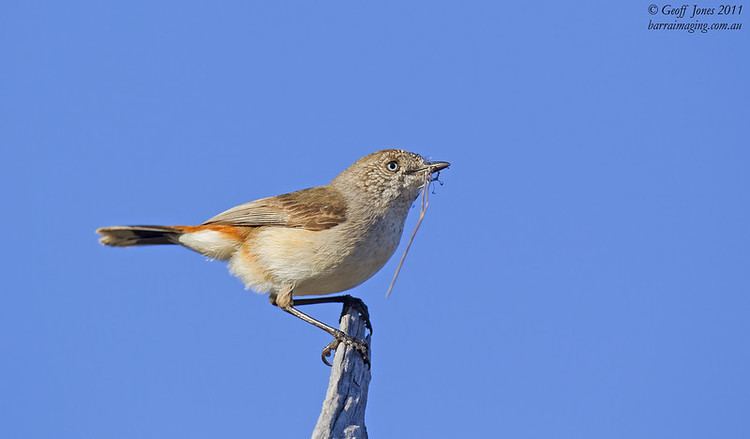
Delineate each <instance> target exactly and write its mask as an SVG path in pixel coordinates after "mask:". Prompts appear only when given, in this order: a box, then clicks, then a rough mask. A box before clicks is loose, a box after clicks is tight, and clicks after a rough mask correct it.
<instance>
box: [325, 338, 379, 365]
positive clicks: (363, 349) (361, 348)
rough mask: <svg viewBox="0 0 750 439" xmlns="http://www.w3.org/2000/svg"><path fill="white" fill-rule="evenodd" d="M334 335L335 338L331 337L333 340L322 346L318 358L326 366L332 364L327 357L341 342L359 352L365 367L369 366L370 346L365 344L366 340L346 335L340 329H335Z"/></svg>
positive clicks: (329, 356)
mask: <svg viewBox="0 0 750 439" xmlns="http://www.w3.org/2000/svg"><path fill="white" fill-rule="evenodd" d="M334 337H335V338H334V339H333V341H331V342H330V343H328V345H326V347H324V348H323V352H322V353H321V355H320V359H321V360H323V363H325V364H326V365H328V366H333V364H331V363H330V362H329V361H328V359H329V358H331V356H332V355H333V351H335V350H336V349H338V347H339V345H340V344H342V343H343V344H345V345H346V346H349V347H352V348H354V350H355V351H357V352H359V355H361V356H362V360H363V361H364V362H365V364H366V365H367V367H370V356H369V352H370V347H369V346H368V345H367V342H365V341H364V340H360V339H358V338H354V337H351V336H349V335H346V334H344V333H343V332H341V331H336V335H335V336H334Z"/></svg>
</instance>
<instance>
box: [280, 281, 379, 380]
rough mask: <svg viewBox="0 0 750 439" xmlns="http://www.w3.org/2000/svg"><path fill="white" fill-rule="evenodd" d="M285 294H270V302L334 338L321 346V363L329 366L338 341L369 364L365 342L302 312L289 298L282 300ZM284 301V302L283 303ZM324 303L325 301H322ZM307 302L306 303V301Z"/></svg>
mask: <svg viewBox="0 0 750 439" xmlns="http://www.w3.org/2000/svg"><path fill="white" fill-rule="evenodd" d="M284 296H286V295H283V296H281V297H279V296H276V295H272V296H271V303H272V304H273V305H276V306H278V307H279V308H281V309H282V310H283V311H284V312H286V313H289V314H291V315H293V316H295V317H297V318H298V319H300V320H303V321H305V322H307V323H309V324H311V325H313V326H315V327H316V328H320V329H322V330H323V331H325V332H327V333H328V334H330V335H331V336H332V337H333V338H334V340H333V341H332V342H331V343H329V344H328V345H327V346H326V347H325V348H323V352H322V354H321V359H322V360H323V363H325V364H327V365H328V366H331V363H330V362H329V361H328V357H330V356H331V353H332V352H333V351H334V350H335V349H336V348H337V347H338V345H339V343H344V344H346V345H348V346H351V347H353V348H354V349H355V350H356V351H357V352H359V353H360V355H362V359H363V360H364V362H365V364H367V365H368V366H369V365H370V358H369V356H368V346H367V343H366V342H364V341H362V340H359V339H357V338H354V337H352V336H350V335H347V334H345V333H344V332H343V331H341V330H339V329H336V328H334V327H332V326H329V325H327V324H325V323H323V322H321V321H320V320H318V319H316V318H314V317H312V316H310V315H307V314H305V313H303V312H302V311H300V310H298V309H297V308H295V307H294V306H293V304H294V303H293V302H292V301H289V300H284V299H286V297H284ZM285 302H286V303H285ZM322 303H325V302H322ZM306 304H308V303H306Z"/></svg>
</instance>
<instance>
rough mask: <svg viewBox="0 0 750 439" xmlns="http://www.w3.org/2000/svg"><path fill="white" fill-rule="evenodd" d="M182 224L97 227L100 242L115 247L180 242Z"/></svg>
mask: <svg viewBox="0 0 750 439" xmlns="http://www.w3.org/2000/svg"><path fill="white" fill-rule="evenodd" d="M182 229H183V228H182V227H180V226H113V227H102V228H99V229H96V233H98V234H100V235H101V237H100V238H99V242H101V243H102V244H104V245H110V246H113V247H130V246H134V245H158V244H180V241H179V239H180V235H182V234H183V230H182Z"/></svg>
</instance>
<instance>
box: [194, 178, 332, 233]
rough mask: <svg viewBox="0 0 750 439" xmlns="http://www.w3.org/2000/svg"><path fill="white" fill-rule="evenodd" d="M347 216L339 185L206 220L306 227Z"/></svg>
mask: <svg viewBox="0 0 750 439" xmlns="http://www.w3.org/2000/svg"><path fill="white" fill-rule="evenodd" d="M344 220H346V201H345V199H344V197H343V196H342V195H341V193H340V192H338V191H337V190H336V189H333V188H331V187H329V186H321V187H315V188H310V189H303V190H301V191H297V192H292V193H289V194H284V195H278V196H275V197H269V198H261V199H260V200H256V201H251V202H249V203H245V204H241V205H239V206H236V207H233V208H231V209H229V210H227V211H225V212H222V213H220V214H218V215H216V216H215V217H213V218H211V219H209V220H208V221H206V222H205V223H203V224H229V225H233V226H245V227H258V226H286V227H294V228H300V229H307V230H325V229H330V228H331V227H334V226H336V225H338V224H341V223H342V222H344Z"/></svg>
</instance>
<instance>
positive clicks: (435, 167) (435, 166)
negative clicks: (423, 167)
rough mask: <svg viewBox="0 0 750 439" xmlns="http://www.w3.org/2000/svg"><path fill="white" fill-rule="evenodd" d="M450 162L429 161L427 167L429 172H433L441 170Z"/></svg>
mask: <svg viewBox="0 0 750 439" xmlns="http://www.w3.org/2000/svg"><path fill="white" fill-rule="evenodd" d="M450 165H451V164H450V163H448V162H429V163H427V168H428V169H429V170H430V174H434V173H435V172H438V171H441V170H443V169H445V168H447V167H448V166H450Z"/></svg>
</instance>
